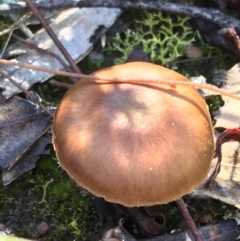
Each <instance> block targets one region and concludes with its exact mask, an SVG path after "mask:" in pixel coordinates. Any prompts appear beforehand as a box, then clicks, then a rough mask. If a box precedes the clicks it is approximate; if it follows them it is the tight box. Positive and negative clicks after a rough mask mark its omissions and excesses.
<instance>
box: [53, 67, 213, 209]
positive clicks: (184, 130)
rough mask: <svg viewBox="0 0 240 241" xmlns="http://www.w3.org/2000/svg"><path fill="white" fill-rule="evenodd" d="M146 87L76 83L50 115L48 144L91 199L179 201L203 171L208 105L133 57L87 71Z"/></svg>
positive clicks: (209, 151) (169, 74)
mask: <svg viewBox="0 0 240 241" xmlns="http://www.w3.org/2000/svg"><path fill="white" fill-rule="evenodd" d="M92 75H93V76H97V77H102V78H103V77H107V78H118V79H122V80H126V79H128V80H131V81H138V80H145V81H146V84H144V85H143V84H140V85H137V84H126V83H124V84H123V83H121V84H119V83H118V84H116V83H115V84H112V83H108V84H96V83H92V82H90V81H88V80H84V79H83V80H80V81H78V82H77V83H75V84H74V85H73V86H72V87H71V88H70V89H69V90H68V91H67V93H66V95H65V96H64V98H63V99H62V101H61V103H60V104H59V106H58V109H57V111H56V114H55V120H54V123H53V142H54V148H55V151H56V153H57V157H58V159H59V162H60V164H61V166H62V167H63V168H64V169H65V170H66V171H67V172H68V174H69V175H70V176H71V177H72V178H73V179H74V180H75V181H76V183H77V184H79V185H80V186H82V187H84V188H86V189H87V190H89V191H90V192H91V193H93V194H94V195H96V196H101V197H104V198H105V199H106V200H107V201H110V202H114V203H120V204H123V205H125V206H150V205H154V204H162V203H167V202H169V201H173V200H176V199H178V198H180V197H181V196H183V195H184V194H186V193H189V192H191V191H192V190H193V189H194V188H196V187H198V185H200V184H201V182H202V181H203V180H204V178H205V177H206V176H207V173H208V170H209V168H210V162H211V160H212V157H213V152H214V141H213V134H212V127H211V121H210V116H209V113H208V108H207V106H206V104H205V102H204V100H203V99H202V97H201V96H200V95H199V93H198V91H197V90H196V89H195V88H193V87H190V86H181V85H176V86H169V85H165V84H157V83H154V84H153V83H147V81H148V80H182V81H188V80H187V79H186V78H185V77H184V76H182V75H180V74H178V73H176V72H174V71H172V70H169V69H166V68H164V67H161V66H158V65H154V64H151V63H145V62H132V63H126V64H122V65H117V66H114V67H110V68H106V69H103V70H100V71H97V72H95V73H93V74H92Z"/></svg>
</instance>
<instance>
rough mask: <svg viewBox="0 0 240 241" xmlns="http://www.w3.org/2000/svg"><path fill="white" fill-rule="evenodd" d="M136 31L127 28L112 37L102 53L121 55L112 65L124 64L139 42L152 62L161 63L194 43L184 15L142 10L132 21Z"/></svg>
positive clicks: (172, 58)
mask: <svg viewBox="0 0 240 241" xmlns="http://www.w3.org/2000/svg"><path fill="white" fill-rule="evenodd" d="M134 22H135V24H136V25H137V28H128V29H127V30H126V31H125V32H124V33H123V34H119V33H118V34H116V36H115V37H114V38H113V40H112V41H111V43H109V44H108V45H107V47H106V50H107V51H109V52H111V51H118V52H120V53H121V56H120V57H119V58H116V59H115V61H114V62H115V63H116V64H118V63H122V62H124V61H125V60H126V59H127V57H128V55H129V53H130V52H131V50H132V49H133V47H134V46H135V45H137V44H139V43H141V44H142V46H143V51H144V52H145V53H146V54H147V55H148V56H149V57H150V58H151V60H152V61H153V62H154V63H161V64H164V63H166V62H169V61H172V60H175V59H176V58H178V57H180V56H182V55H183V49H184V47H186V46H187V45H189V44H191V43H192V42H193V41H194V40H195V35H194V34H193V30H192V28H191V26H190V24H189V18H188V17H186V16H169V15H168V14H163V13H160V12H151V13H150V12H147V11H144V12H143V14H142V15H141V17H140V18H139V19H137V20H135V21H134Z"/></svg>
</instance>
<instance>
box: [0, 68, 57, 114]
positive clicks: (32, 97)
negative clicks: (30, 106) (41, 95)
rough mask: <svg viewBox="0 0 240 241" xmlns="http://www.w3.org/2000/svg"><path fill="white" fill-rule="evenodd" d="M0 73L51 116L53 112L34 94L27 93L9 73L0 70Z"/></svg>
mask: <svg viewBox="0 0 240 241" xmlns="http://www.w3.org/2000/svg"><path fill="white" fill-rule="evenodd" d="M0 75H2V76H3V77H4V78H6V79H8V80H9V81H10V82H11V83H12V84H14V85H15V86H17V87H18V88H19V89H20V90H21V91H22V92H23V93H24V94H25V95H26V96H27V97H28V98H29V99H30V100H31V101H32V102H34V103H35V104H37V105H38V106H40V107H41V108H42V109H43V110H44V111H45V112H47V113H48V114H49V115H50V116H51V117H53V113H52V112H51V111H50V110H49V109H48V108H47V107H46V106H45V105H43V104H42V103H41V102H40V101H39V100H38V99H37V98H36V96H35V95H33V94H32V93H29V92H28V91H27V90H25V89H24V88H23V87H22V86H21V85H20V84H19V83H17V82H16V81H15V80H14V79H13V78H11V77H10V76H9V75H7V74H6V73H4V72H3V71H1V70H0Z"/></svg>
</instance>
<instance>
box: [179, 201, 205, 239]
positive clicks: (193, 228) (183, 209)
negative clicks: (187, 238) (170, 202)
mask: <svg viewBox="0 0 240 241" xmlns="http://www.w3.org/2000/svg"><path fill="white" fill-rule="evenodd" d="M176 203H177V205H178V207H179V209H180V210H181V213H182V215H183V217H184V219H185V220H186V223H187V224H188V227H189V229H190V230H191V232H192V234H193V237H194V239H195V241H203V239H202V237H201V235H200V233H199V230H198V229H197V226H196V224H195V222H194V221H193V219H192V217H191V215H190V213H189V211H188V209H187V207H186V204H185V203H184V201H183V199H182V198H180V199H178V200H177V201H176Z"/></svg>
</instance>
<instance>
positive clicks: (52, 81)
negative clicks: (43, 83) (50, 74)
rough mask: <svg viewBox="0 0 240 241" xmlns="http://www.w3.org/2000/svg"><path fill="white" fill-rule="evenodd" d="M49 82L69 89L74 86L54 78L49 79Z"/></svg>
mask: <svg viewBox="0 0 240 241" xmlns="http://www.w3.org/2000/svg"><path fill="white" fill-rule="evenodd" d="M48 83H49V84H51V85H53V86H57V87H60V88H63V89H69V88H70V87H71V86H72V85H70V84H66V83H62V82H59V81H57V80H54V79H51V80H49V81H48Z"/></svg>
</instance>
